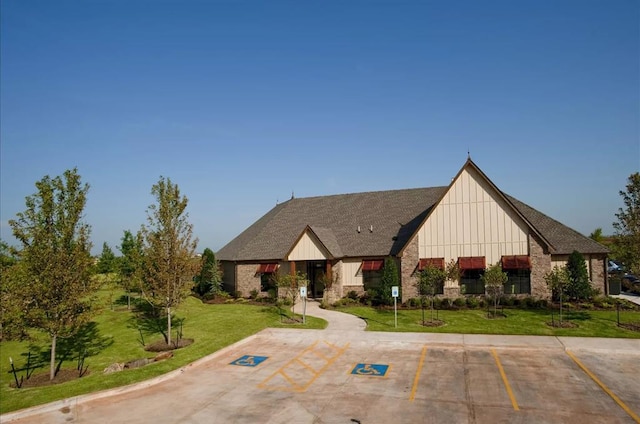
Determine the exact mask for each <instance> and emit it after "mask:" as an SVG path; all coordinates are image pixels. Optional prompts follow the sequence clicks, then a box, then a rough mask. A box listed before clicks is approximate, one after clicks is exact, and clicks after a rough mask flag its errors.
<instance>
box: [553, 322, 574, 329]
mask: <svg viewBox="0 0 640 424" xmlns="http://www.w3.org/2000/svg"><path fill="white" fill-rule="evenodd" d="M547 325H548V326H549V327H554V328H577V327H578V324H576V323H574V322H571V321H562V322H560V321H548V322H547Z"/></svg>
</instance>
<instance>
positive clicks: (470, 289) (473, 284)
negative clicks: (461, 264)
mask: <svg viewBox="0 0 640 424" xmlns="http://www.w3.org/2000/svg"><path fill="white" fill-rule="evenodd" d="M483 272H484V269H465V270H463V271H462V277H461V278H460V293H461V294H484V283H483V282H482V280H480V276H481V275H482V273H483Z"/></svg>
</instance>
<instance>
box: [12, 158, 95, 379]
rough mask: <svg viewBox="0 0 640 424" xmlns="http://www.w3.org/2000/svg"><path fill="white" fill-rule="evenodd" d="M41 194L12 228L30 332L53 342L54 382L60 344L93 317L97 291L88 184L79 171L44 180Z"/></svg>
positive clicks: (30, 199) (30, 198)
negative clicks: (87, 212) (87, 210)
mask: <svg viewBox="0 0 640 424" xmlns="http://www.w3.org/2000/svg"><path fill="white" fill-rule="evenodd" d="M36 188H37V192H36V193H35V194H33V195H31V196H28V197H27V198H26V207H27V209H26V210H25V211H24V212H21V213H18V214H17V217H16V219H15V220H10V221H9V225H11V228H12V230H13V235H14V237H15V238H16V239H17V240H18V241H19V242H20V243H21V244H22V250H21V252H20V259H21V260H20V264H21V267H22V269H21V272H20V277H21V282H20V283H21V285H20V286H21V287H20V289H21V293H20V295H21V296H22V299H27V308H26V309H25V316H24V317H25V319H26V322H27V324H28V325H29V326H31V327H34V328H37V329H39V330H41V331H44V332H46V333H47V334H48V335H49V336H50V337H51V364H50V365H51V366H50V372H49V378H50V379H51V380H52V379H53V378H54V377H55V372H56V368H55V357H56V342H57V341H58V338H59V337H62V338H65V337H70V336H73V335H74V334H75V333H76V332H77V331H78V329H79V328H80V327H82V325H83V324H85V323H87V322H88V321H89V319H90V317H91V312H92V311H91V304H92V296H93V295H95V293H96V291H97V287H96V286H95V283H93V282H92V279H91V278H90V277H91V276H90V268H91V264H92V258H91V254H90V250H91V242H90V240H89V233H90V227H89V225H87V224H86V223H84V222H83V221H82V216H83V211H84V207H85V205H86V199H87V192H88V190H89V185H88V184H82V182H81V179H80V175H78V172H77V169H73V170H67V171H65V172H64V175H63V176H62V177H60V176H58V177H55V178H51V177H49V176H45V177H44V178H43V179H42V180H40V181H38V182H37V183H36Z"/></svg>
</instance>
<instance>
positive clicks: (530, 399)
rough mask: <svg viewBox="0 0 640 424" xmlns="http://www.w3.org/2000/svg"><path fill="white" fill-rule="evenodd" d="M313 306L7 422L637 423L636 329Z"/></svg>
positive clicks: (639, 349) (639, 343) (639, 347)
mask: <svg viewBox="0 0 640 424" xmlns="http://www.w3.org/2000/svg"><path fill="white" fill-rule="evenodd" d="M296 310H297V311H300V310H301V309H298V307H296ZM307 314H308V315H313V316H319V317H321V318H324V319H327V321H329V326H328V328H327V329H326V330H295V329H266V330H264V331H262V332H260V333H258V334H256V335H254V336H251V337H249V338H247V339H244V340H242V341H241V342H239V343H236V344H234V345H232V346H229V347H227V348H225V349H222V350H220V351H218V352H216V353H214V354H212V355H210V356H208V357H206V358H203V359H201V360H199V361H197V362H195V363H193V364H191V365H189V366H186V367H184V368H181V369H179V370H176V371H175V372H172V373H170V374H167V375H165V376H162V377H159V378H156V379H153V380H149V381H146V382H143V383H140V384H136V385H132V386H127V387H123V388H118V389H113V390H107V391H104V392H99V393H92V394H88V395H83V396H78V397H75V398H70V399H65V400H63V401H58V402H53V403H51V404H47V405H42V406H39V407H34V408H30V409H27V410H22V411H16V412H13V413H9V414H5V415H2V416H0V422H2V423H5V422H13V423H125V422H126V423H147V422H153V423H158V424H163V423H167V424H170V423H171V424H173V423H194V424H195V423H349V424H351V423H361V424H364V423H389V422H393V423H416V422H425V423H496V422H498V423H500V422H503V423H511V422H519V423H580V424H585V423H599V422H603V423H605V422H606V423H634V422H635V423H638V424H640V416H639V415H638V414H640V378H639V377H640V340H638V339H601V338H578V337H538V336H490V335H466V334H425V333H388V332H365V331H362V330H363V329H364V328H365V325H364V322H363V321H362V320H360V319H358V318H356V317H353V316H351V315H347V314H341V313H339V312H335V311H325V310H322V309H320V308H318V304H317V303H315V302H309V303H308V304H307ZM125 372H126V371H125Z"/></svg>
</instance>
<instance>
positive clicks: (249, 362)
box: [229, 355, 269, 367]
mask: <svg viewBox="0 0 640 424" xmlns="http://www.w3.org/2000/svg"><path fill="white" fill-rule="evenodd" d="M268 358H269V357H268V356H256V355H244V356H241V357H240V358H238V359H236V360H235V361H233V362H231V363H229V365H240V366H241V367H255V366H256V365H260V364H261V363H262V362H264V361H266V360H267V359H268Z"/></svg>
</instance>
